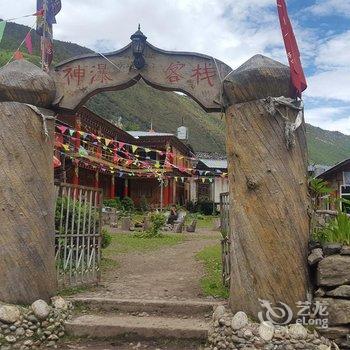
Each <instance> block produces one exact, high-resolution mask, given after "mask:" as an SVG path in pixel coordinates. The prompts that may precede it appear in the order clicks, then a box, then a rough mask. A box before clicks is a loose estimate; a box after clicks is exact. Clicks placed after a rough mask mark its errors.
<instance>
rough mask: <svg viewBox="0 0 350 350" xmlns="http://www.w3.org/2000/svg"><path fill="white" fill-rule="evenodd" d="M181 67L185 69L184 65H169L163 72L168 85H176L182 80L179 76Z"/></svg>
mask: <svg viewBox="0 0 350 350" xmlns="http://www.w3.org/2000/svg"><path fill="white" fill-rule="evenodd" d="M183 67H185V64H184V63H170V65H169V67H168V68H167V70H166V71H165V73H166V74H167V77H166V78H167V80H168V81H169V83H177V82H178V81H179V80H181V79H182V78H183V76H182V75H181V74H180V71H181V69H182V68H183Z"/></svg>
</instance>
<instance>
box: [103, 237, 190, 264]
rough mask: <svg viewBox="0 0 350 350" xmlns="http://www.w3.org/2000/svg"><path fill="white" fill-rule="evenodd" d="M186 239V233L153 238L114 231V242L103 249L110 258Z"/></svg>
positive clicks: (149, 249)
mask: <svg viewBox="0 0 350 350" xmlns="http://www.w3.org/2000/svg"><path fill="white" fill-rule="evenodd" d="M185 239H186V236H185V235H183V234H174V233H171V234H163V235H162V236H160V237H152V238H141V237H135V236H134V235H133V234H131V233H130V234H128V233H113V234H112V242H111V244H110V245H109V246H108V247H107V248H106V249H104V250H103V253H102V255H103V256H105V257H107V258H109V257H113V256H116V255H117V254H120V253H128V252H144V251H152V250H157V249H160V248H162V247H164V246H172V245H175V244H178V243H180V242H182V241H184V240H185Z"/></svg>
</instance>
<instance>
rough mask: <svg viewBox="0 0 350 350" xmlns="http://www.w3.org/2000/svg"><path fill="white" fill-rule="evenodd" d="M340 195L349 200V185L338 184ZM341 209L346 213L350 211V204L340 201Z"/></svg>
mask: <svg viewBox="0 0 350 350" xmlns="http://www.w3.org/2000/svg"><path fill="white" fill-rule="evenodd" d="M340 197H341V198H342V199H346V200H348V201H350V185H343V186H340ZM341 209H342V211H344V212H346V213H350V204H348V203H341Z"/></svg>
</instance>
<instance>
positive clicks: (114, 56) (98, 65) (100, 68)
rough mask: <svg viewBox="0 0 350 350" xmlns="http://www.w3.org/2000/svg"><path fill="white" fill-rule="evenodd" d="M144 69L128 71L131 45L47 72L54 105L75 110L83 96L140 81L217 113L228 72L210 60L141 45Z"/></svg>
mask: <svg viewBox="0 0 350 350" xmlns="http://www.w3.org/2000/svg"><path fill="white" fill-rule="evenodd" d="M143 56H144V59H145V62H146V64H145V66H144V67H143V68H142V69H137V68H135V67H134V63H133V62H134V54H133V50H132V44H129V45H128V46H126V47H125V48H123V49H121V50H119V51H116V52H114V53H110V54H106V55H104V57H103V56H101V55H99V54H93V55H86V56H80V57H77V58H74V59H72V60H69V61H65V62H63V63H61V64H60V65H58V66H57V67H56V68H55V69H54V70H52V71H51V72H50V75H51V76H52V77H53V78H54V80H55V83H56V87H57V95H56V107H57V108H59V109H61V110H66V111H76V110H77V109H78V108H79V107H80V106H81V105H82V104H83V103H84V102H85V101H86V100H87V99H88V98H89V97H91V96H92V95H94V94H96V93H98V92H100V91H108V90H121V89H125V88H126V87H129V86H131V85H134V84H136V83H137V82H138V80H140V79H141V78H142V79H143V80H144V81H145V82H146V83H147V84H149V85H151V86H155V87H156V88H157V89H163V90H169V91H181V92H184V93H186V94H187V95H189V96H191V97H192V98H193V99H194V100H195V101H197V102H198V103H199V104H200V105H201V106H202V107H203V108H204V109H205V110H206V111H207V112H214V111H220V110H221V104H222V81H223V79H224V78H225V77H226V76H227V75H228V74H229V73H230V72H231V71H232V70H231V68H230V67H229V66H227V65H226V64H224V63H223V62H221V61H219V60H215V59H214V58H213V57H209V56H206V55H201V54H196V53H186V52H171V51H164V50H161V49H158V48H156V47H154V46H152V45H150V44H149V43H148V42H146V46H145V50H144V54H143Z"/></svg>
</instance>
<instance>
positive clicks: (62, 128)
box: [57, 125, 68, 134]
mask: <svg viewBox="0 0 350 350" xmlns="http://www.w3.org/2000/svg"><path fill="white" fill-rule="evenodd" d="M57 129H58V130H59V131H61V133H62V134H64V133H65V132H66V131H67V129H68V128H67V127H66V126H63V125H58V126H57Z"/></svg>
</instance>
